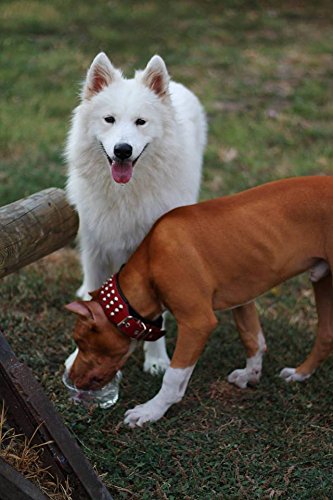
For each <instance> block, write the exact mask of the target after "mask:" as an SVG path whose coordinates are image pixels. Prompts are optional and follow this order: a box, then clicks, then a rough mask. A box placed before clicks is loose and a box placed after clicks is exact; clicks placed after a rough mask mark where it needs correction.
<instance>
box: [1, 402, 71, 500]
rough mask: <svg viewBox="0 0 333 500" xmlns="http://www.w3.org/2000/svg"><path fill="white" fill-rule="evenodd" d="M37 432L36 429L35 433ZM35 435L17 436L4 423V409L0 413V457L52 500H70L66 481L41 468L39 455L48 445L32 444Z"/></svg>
mask: <svg viewBox="0 0 333 500" xmlns="http://www.w3.org/2000/svg"><path fill="white" fill-rule="evenodd" d="M36 432H37V429H36V431H35V433H36ZM35 433H34V434H33V435H32V436H31V438H30V439H28V438H27V437H26V436H24V435H22V434H17V433H16V432H15V430H14V429H13V428H11V427H10V426H9V425H8V424H7V422H6V412H5V407H4V405H2V407H1V413H0V457H1V458H2V459H3V460H5V462H7V463H8V464H9V465H11V466H12V467H13V468H14V469H16V470H17V471H18V472H20V473H21V474H22V475H23V476H24V477H25V478H26V479H28V480H29V481H31V482H32V483H34V484H35V485H36V486H37V487H38V488H39V489H40V490H41V491H42V492H43V493H44V494H45V495H46V496H47V497H48V498H51V499H52V500H72V498H73V497H72V488H71V486H70V484H69V482H68V481H66V482H65V483H64V484H62V483H60V482H59V480H58V479H55V478H54V477H53V476H52V474H51V473H50V472H49V470H48V468H46V467H44V466H43V462H42V458H41V455H42V453H43V446H45V445H46V444H48V443H42V444H33V439H34V437H35Z"/></svg>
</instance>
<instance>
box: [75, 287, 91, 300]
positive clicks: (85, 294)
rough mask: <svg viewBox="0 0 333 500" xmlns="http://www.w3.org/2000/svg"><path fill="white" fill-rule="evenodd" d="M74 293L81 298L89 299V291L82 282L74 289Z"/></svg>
mask: <svg viewBox="0 0 333 500" xmlns="http://www.w3.org/2000/svg"><path fill="white" fill-rule="evenodd" d="M75 295H76V296H77V297H79V298H80V299H82V300H90V299H91V297H90V295H89V292H88V290H87V288H86V286H85V285H84V284H83V285H81V286H80V288H78V289H77V290H76V292H75Z"/></svg>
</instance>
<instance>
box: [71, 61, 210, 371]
mask: <svg viewBox="0 0 333 500" xmlns="http://www.w3.org/2000/svg"><path fill="white" fill-rule="evenodd" d="M169 80H170V78H169V74H168V72H167V69H166V66H165V64H164V61H163V60H162V59H161V58H160V57H159V56H154V57H153V58H152V59H151V60H150V61H149V63H148V65H147V66H146V68H145V69H144V71H137V72H136V73H135V77H134V78H133V79H125V78H124V77H123V76H122V74H121V72H120V71H119V70H118V69H116V68H114V67H113V65H112V64H111V62H110V60H109V59H108V57H107V56H106V55H105V54H104V53H100V54H98V55H97V56H96V58H95V59H94V61H93V63H92V65H91V67H90V69H89V70H88V73H87V77H86V80H85V82H84V85H83V90H82V100H81V103H80V105H79V106H78V107H77V108H76V109H75V110H74V114H73V121H72V127H71V130H70V133H69V137H68V143H67V150H66V156H67V161H68V165H69V177H68V184H67V193H68V197H69V200H70V201H71V203H73V204H74V205H75V206H76V209H77V211H78V213H79V217H80V230H79V241H80V249H81V262H82V267H83V273H84V281H83V284H82V286H81V288H80V289H79V290H78V292H77V293H78V295H79V296H80V297H82V298H87V296H88V292H89V291H91V290H95V289H96V288H98V287H99V286H101V284H102V283H103V282H104V281H105V280H106V279H107V278H108V277H109V276H110V275H111V274H112V273H114V272H116V271H118V269H119V268H120V266H121V265H122V264H124V263H125V262H126V261H127V259H128V257H129V256H130V255H131V254H132V253H133V252H134V250H135V249H136V248H137V246H138V245H139V243H140V242H141V241H142V240H143V238H144V237H145V236H146V234H147V233H148V231H149V230H150V228H151V226H152V225H153V224H154V222H155V221H156V220H157V219H158V218H159V217H160V216H161V215H163V214H164V213H165V212H168V211H169V210H171V209H173V208H175V207H178V206H181V205H187V204H191V203H194V202H196V201H197V197H198V193H199V187H200V180H201V166H202V157H203V151H204V147H205V143H206V128H207V127H206V119H205V114H204V111H203V109H202V106H201V105H200V103H199V101H198V99H197V98H196V97H195V96H194V94H192V93H191V92H190V91H189V90H188V89H186V88H185V87H184V86H183V85H181V84H179V83H175V82H170V81H169ZM138 272H140V270H139V269H138ZM168 364H169V358H168V356H167V353H166V349H165V343H164V339H161V340H160V341H157V342H153V343H149V342H146V343H145V364H144V370H145V371H149V372H151V373H157V372H160V371H164V370H165V369H166V368H167V366H168Z"/></svg>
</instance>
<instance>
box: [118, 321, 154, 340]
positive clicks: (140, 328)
mask: <svg viewBox="0 0 333 500" xmlns="http://www.w3.org/2000/svg"><path fill="white" fill-rule="evenodd" d="M131 327H132V328H131ZM117 328H119V329H120V331H122V332H123V333H131V336H132V337H134V338H135V339H137V340H142V339H144V338H145V336H146V335H147V334H148V333H149V331H147V326H146V325H145V323H143V322H142V321H141V320H140V319H138V318H134V317H133V316H126V318H124V319H122V320H121V321H119V323H117ZM130 328H131V330H132V329H133V331H129V329H130Z"/></svg>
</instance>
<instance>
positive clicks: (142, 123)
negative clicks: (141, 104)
mask: <svg viewBox="0 0 333 500" xmlns="http://www.w3.org/2000/svg"><path fill="white" fill-rule="evenodd" d="M145 123H146V120H143V119H142V118H138V119H137V120H135V125H144V124H145Z"/></svg>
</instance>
